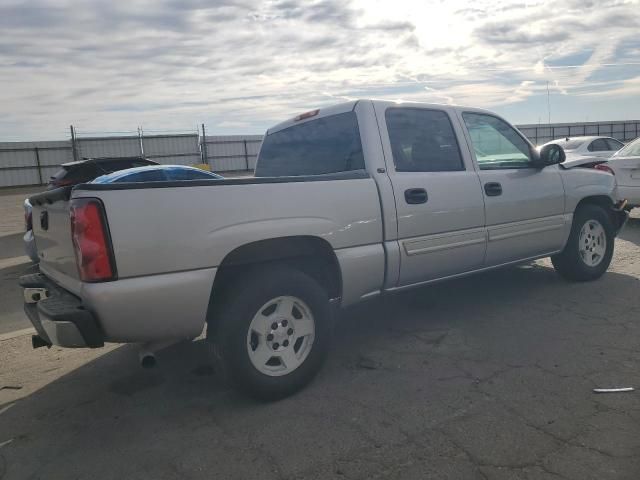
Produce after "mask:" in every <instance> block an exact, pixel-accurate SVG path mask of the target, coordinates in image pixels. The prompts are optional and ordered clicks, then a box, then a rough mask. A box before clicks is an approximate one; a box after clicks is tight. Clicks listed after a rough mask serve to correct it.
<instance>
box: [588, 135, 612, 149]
mask: <svg viewBox="0 0 640 480" xmlns="http://www.w3.org/2000/svg"><path fill="white" fill-rule="evenodd" d="M587 150H589V151H590V152H606V151H608V150H609V145H608V144H607V141H606V140H605V139H604V138H599V139H597V140H594V141H593V142H591V143H590V144H589V146H588V147H587Z"/></svg>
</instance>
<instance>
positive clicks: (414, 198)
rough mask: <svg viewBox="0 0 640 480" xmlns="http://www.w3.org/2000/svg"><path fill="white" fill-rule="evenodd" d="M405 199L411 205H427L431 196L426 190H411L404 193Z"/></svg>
mask: <svg viewBox="0 0 640 480" xmlns="http://www.w3.org/2000/svg"><path fill="white" fill-rule="evenodd" d="M404 199H405V201H406V202H407V203H408V204H410V205H416V204H418V203H427V200H429V195H427V191H426V190H425V189H424V188H410V189H408V190H405V191H404Z"/></svg>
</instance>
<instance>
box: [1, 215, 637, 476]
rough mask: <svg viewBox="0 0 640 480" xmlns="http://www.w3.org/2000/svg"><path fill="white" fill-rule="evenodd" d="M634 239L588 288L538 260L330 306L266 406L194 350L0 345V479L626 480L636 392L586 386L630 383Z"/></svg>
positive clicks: (633, 225)
mask: <svg viewBox="0 0 640 480" xmlns="http://www.w3.org/2000/svg"><path fill="white" fill-rule="evenodd" d="M639 247H640V219H638V218H637V217H636V218H635V219H633V220H632V221H631V222H630V224H629V225H628V226H627V228H626V229H625V231H624V232H623V233H622V235H621V238H620V239H618V240H617V242H616V254H615V257H614V262H613V264H612V267H611V269H610V271H609V272H608V273H607V274H606V275H605V276H604V277H603V278H602V279H600V280H598V281H595V282H591V283H582V284H576V283H568V282H565V281H564V280H562V279H560V278H559V277H558V276H557V275H556V274H555V272H554V271H553V269H552V268H551V267H550V264H549V262H548V261H546V260H545V261H539V262H535V263H533V264H530V265H525V266H521V267H514V268H507V269H503V270H499V271H494V272H490V273H486V274H481V275H477V276H474V277H468V278H465V279H459V280H455V281H450V282H447V283H442V284H437V285H432V286H429V287H425V288H421V289H417V290H413V291H411V292H406V293H403V294H399V295H395V296H388V297H384V298H381V299H378V300H374V301H371V302H369V303H367V304H363V305H360V306H358V307H355V308H351V309H349V310H346V311H344V312H343V313H342V315H341V318H340V320H339V322H338V325H337V328H336V335H335V342H334V345H333V348H332V352H331V355H330V357H329V360H328V362H327V365H326V367H325V368H324V369H323V370H322V372H321V373H320V375H319V376H318V378H317V379H316V380H315V381H314V382H313V383H312V384H311V385H310V386H309V387H308V388H306V389H305V390H304V391H302V392H300V393H299V394H297V395H295V396H293V397H291V398H288V399H285V400H282V401H280V402H275V403H267V404H263V403H257V402H254V401H252V400H249V399H247V398H245V397H243V396H241V395H239V394H237V393H236V392H234V391H233V390H230V389H229V388H227V387H226V386H225V385H224V384H223V383H222V382H221V380H220V379H219V378H218V376H217V374H216V372H215V371H214V370H213V368H212V366H211V362H210V361H209V357H208V351H207V348H206V345H205V342H204V341H202V340H199V341H196V342H192V343H184V344H180V345H176V346H174V347H171V348H169V349H167V350H165V351H163V352H161V353H160V354H159V357H158V360H159V367H158V368H157V369H155V370H148V371H147V370H141V369H140V368H139V367H138V365H137V351H136V347H135V346H133V345H128V346H120V347H118V346H108V347H107V348H105V349H99V350H64V349H59V348H52V349H50V350H47V349H39V350H32V349H31V348H30V346H29V338H28V337H27V336H20V337H16V338H12V339H10V340H4V341H1V342H0V366H1V367H0V478H2V480H14V479H47V480H49V479H65V480H66V479H85V478H86V479H95V480H102V479H122V478H126V479H160V478H161V479H217V478H219V479H243V480H244V479H253V478H256V479H258V478H259V479H302V478H304V479H327V478H338V479H369V478H390V479H414V478H415V479H431V478H434V479H455V480H464V479H492V480H493V479H496V480H502V479H529V480H531V479H536V480H537V479H542V480H545V479H549V480H551V479H554V480H555V479H576V480H578V479H579V480H588V479H594V480H595V479H597V480H602V479H616V480H617V479H629V480H637V479H638V478H640V391H634V392H631V393H620V394H594V393H593V392H592V389H593V388H596V387H627V386H631V387H636V388H640V375H639V373H638V365H639V362H640V350H639V348H638V346H639V343H640V325H639V324H638V319H639V313H640V295H638V293H639V288H638V287H639V286H640V283H639V278H640V248H639ZM3 288H4V287H3ZM143 314H144V312H141V315H143ZM1 322H4V320H0V323H1Z"/></svg>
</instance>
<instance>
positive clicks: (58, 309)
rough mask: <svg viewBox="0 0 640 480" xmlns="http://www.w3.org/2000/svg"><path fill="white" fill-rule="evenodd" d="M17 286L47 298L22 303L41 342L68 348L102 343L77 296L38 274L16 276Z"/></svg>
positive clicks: (98, 328) (94, 345) (102, 338)
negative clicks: (42, 294) (44, 295)
mask: <svg viewBox="0 0 640 480" xmlns="http://www.w3.org/2000/svg"><path fill="white" fill-rule="evenodd" d="M20 286H22V287H23V288H25V289H26V288H42V289H45V290H46V292H47V295H48V298H43V299H41V300H39V301H37V302H34V303H32V302H27V301H26V300H25V303H24V311H25V313H26V314H27V317H29V320H30V321H31V323H32V324H33V327H34V328H35V329H36V332H38V336H39V337H40V338H41V339H42V341H43V342H44V343H45V344H47V345H49V346H51V345H58V346H60V347H70V348H82V347H91V348H98V347H102V346H104V336H103V334H102V332H101V329H100V327H99V326H98V322H97V321H96V319H95V317H94V316H93V314H92V313H91V312H90V311H89V310H87V309H86V308H85V307H84V305H83V304H82V302H81V301H80V299H79V298H78V297H76V296H74V295H72V294H71V293H69V292H68V291H66V290H64V289H63V288H60V287H59V286H58V285H56V284H55V283H53V282H52V281H51V280H49V279H47V278H46V277H45V276H44V275H42V274H40V273H34V274H31V275H25V276H23V277H20Z"/></svg>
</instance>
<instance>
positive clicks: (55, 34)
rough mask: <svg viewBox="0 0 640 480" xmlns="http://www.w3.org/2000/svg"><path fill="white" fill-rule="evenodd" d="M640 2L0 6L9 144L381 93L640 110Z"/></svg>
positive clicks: (237, 116) (519, 114) (569, 114)
mask: <svg viewBox="0 0 640 480" xmlns="http://www.w3.org/2000/svg"><path fill="white" fill-rule="evenodd" d="M639 32H640V0H613V1H608V0H601V1H598V2H596V1H592V0H564V1H562V2H558V1H551V0H539V1H502V2H501V1H499V0H477V1H473V2H471V1H459V0H442V1H440V0H436V1H434V0H415V1H414V0H326V1H313V0H273V1H258V0H255V1H252V0H229V1H216V0H208V1H207V0H141V1H138V0H126V1H123V0H101V1H97V0H83V1H80V0H77V1H43V0H30V1H28V2H25V1H24V0H21V1H15V2H14V1H12V0H0V105H1V107H0V113H1V115H0V141H2V140H21V139H58V138H65V137H67V136H68V126H69V124H74V125H75V126H76V127H77V129H78V130H79V131H80V132H90V131H100V132H107V131H128V130H135V129H136V128H137V126H139V125H141V126H142V127H143V128H144V130H145V131H153V130H189V129H191V130H194V129H195V128H196V126H197V125H199V124H200V123H203V122H204V123H205V124H206V126H207V129H208V131H209V132H211V133H212V134H216V133H217V134H227V133H262V132H263V131H264V129H265V128H266V127H268V126H269V125H270V124H273V123H275V122H278V121H280V120H283V119H285V118H288V117H290V116H292V115H295V114H297V113H299V112H301V111H305V110H308V109H310V108H313V107H316V106H322V105H328V104H332V103H337V102H340V101H344V100H348V99H352V98H363V97H367V98H370V97H375V98H386V99H392V100H412V101H426V102H435V103H457V104H468V105H473V106H481V107H485V108H490V109H492V110H495V111H497V112H499V113H501V114H503V115H505V116H507V117H508V118H509V119H510V120H512V121H514V122H516V123H538V122H546V121H547V119H548V111H547V85H548V86H549V93H550V103H551V120H552V121H585V120H590V121H596V120H618V119H637V118H640V34H639Z"/></svg>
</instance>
